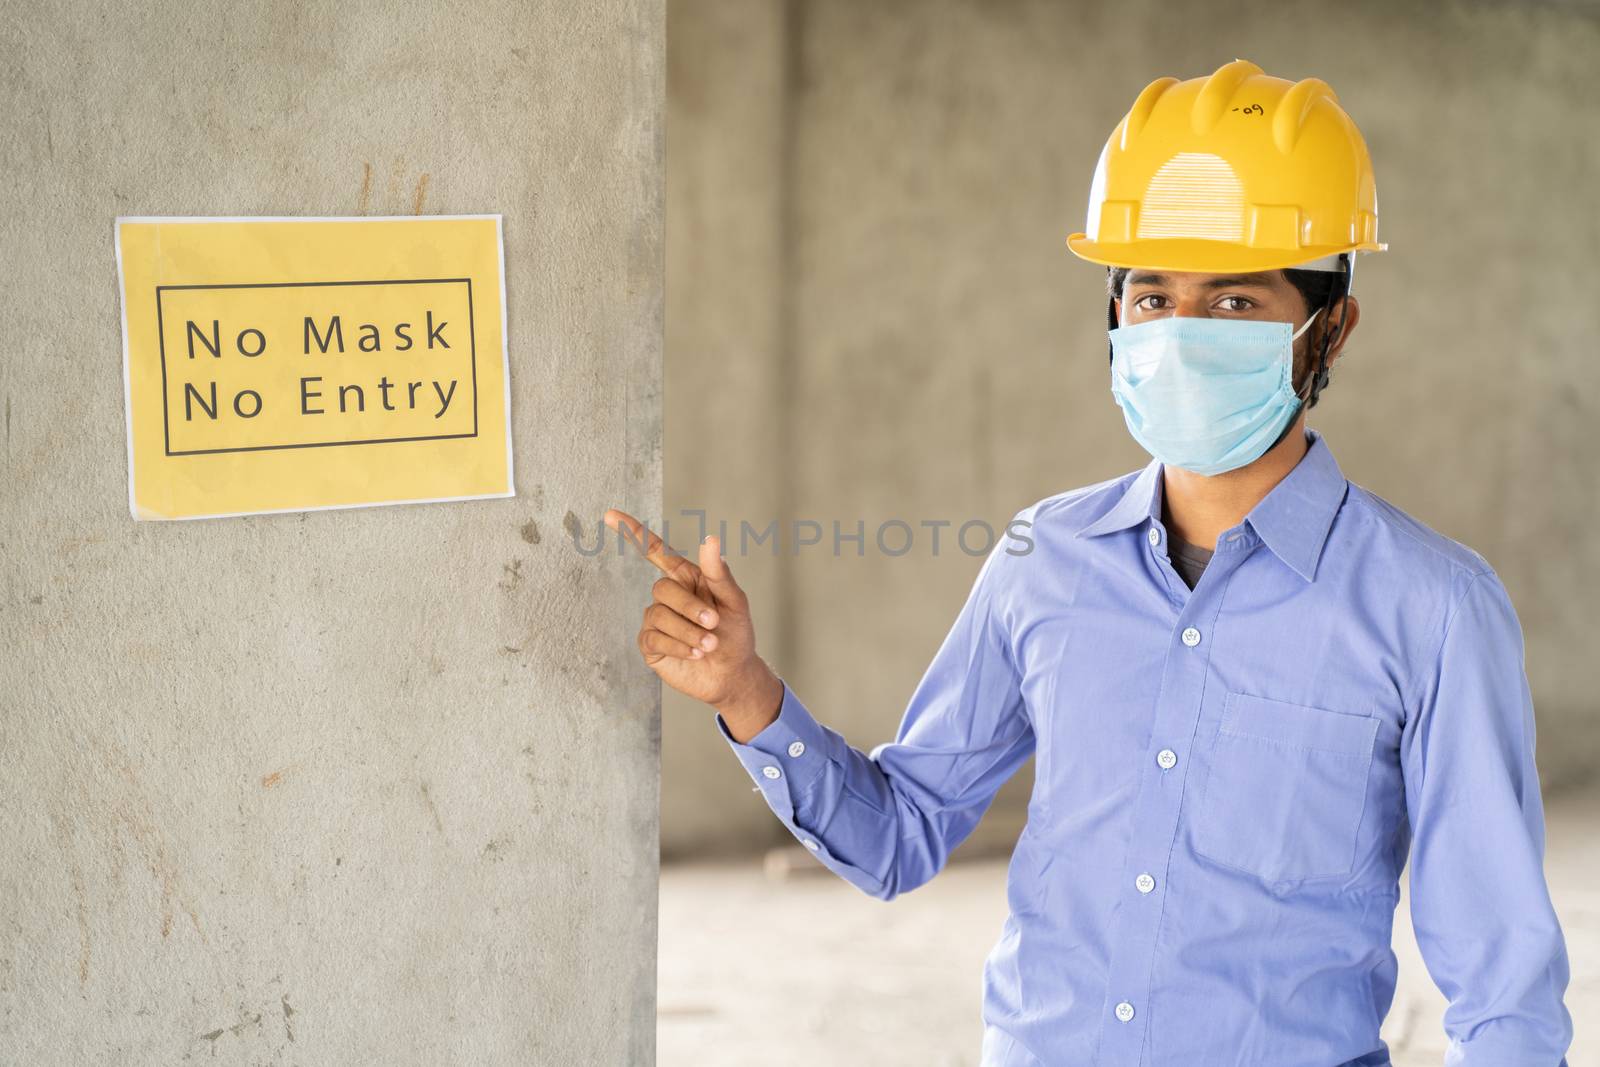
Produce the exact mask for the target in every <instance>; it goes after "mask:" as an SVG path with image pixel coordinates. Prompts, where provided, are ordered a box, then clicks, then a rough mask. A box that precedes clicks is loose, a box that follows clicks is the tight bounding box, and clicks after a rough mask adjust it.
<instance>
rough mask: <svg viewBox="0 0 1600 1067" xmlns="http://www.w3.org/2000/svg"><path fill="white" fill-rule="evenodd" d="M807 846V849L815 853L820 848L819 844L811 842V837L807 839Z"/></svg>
mask: <svg viewBox="0 0 1600 1067" xmlns="http://www.w3.org/2000/svg"><path fill="white" fill-rule="evenodd" d="M805 846H806V848H809V849H810V850H811V851H812V852H815V851H816V850H817V848H818V846H817V843H816V842H815V841H813V840H811V838H809V837H808V838H806V839H805Z"/></svg>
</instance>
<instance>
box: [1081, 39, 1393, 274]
mask: <svg viewBox="0 0 1600 1067" xmlns="http://www.w3.org/2000/svg"><path fill="white" fill-rule="evenodd" d="M1086 226H1087V229H1088V232H1087V233H1075V234H1073V235H1072V236H1070V237H1068V238H1067V245H1068V247H1070V248H1071V249H1072V251H1073V252H1074V253H1076V254H1077V255H1078V256H1080V257H1082V258H1083V259H1086V260H1088V261H1090V262H1091V263H1102V264H1105V265H1107V266H1112V267H1142V268H1145V269H1166V270H1183V271H1203V272H1206V273H1209V274H1218V273H1225V272H1235V271H1239V272H1246V271H1261V270H1275V269H1277V268H1279V267H1293V266H1299V265H1311V264H1312V263H1313V261H1317V260H1322V261H1329V260H1332V261H1337V260H1338V258H1339V254H1340V253H1355V252H1381V251H1383V250H1384V249H1385V248H1386V247H1388V246H1387V245H1382V244H1379V243H1378V241H1377V236H1378V195H1377V189H1376V186H1375V185H1374V182H1373V177H1372V160H1371V159H1370V158H1369V157H1368V155H1367V145H1366V142H1365V141H1364V140H1362V138H1361V131H1360V130H1358V129H1356V124H1355V123H1354V122H1353V121H1351V119H1350V116H1349V115H1347V114H1345V111H1344V109H1343V108H1342V107H1340V106H1339V101H1338V98H1337V97H1335V96H1334V94H1333V90H1332V89H1330V88H1329V87H1328V85H1327V83H1325V82H1323V81H1321V80H1320V79H1317V78H1307V79H1305V80H1304V81H1299V82H1290V81H1287V80H1285V79H1283V78H1274V77H1272V76H1271V75H1268V74H1263V73H1262V71H1261V68H1260V67H1258V66H1256V65H1255V64H1254V63H1251V62H1250V61H1248V60H1244V59H1236V60H1234V61H1233V62H1232V63H1228V64H1227V65H1225V66H1223V67H1221V68H1220V69H1218V70H1217V72H1216V73H1215V74H1213V75H1211V76H1210V77H1209V78H1191V79H1189V80H1188V81H1179V80H1178V79H1177V78H1158V79H1157V80H1155V81H1153V82H1151V83H1150V84H1149V85H1147V86H1146V87H1145V89H1144V91H1143V92H1142V93H1140V94H1139V98H1138V99H1137V100H1135V101H1134V102H1133V107H1132V109H1131V110H1129V112H1128V114H1127V115H1126V116H1125V117H1124V118H1123V120H1122V122H1121V123H1119V124H1118V125H1117V128H1116V129H1115V130H1113V131H1112V132H1111V139H1110V140H1109V141H1107V142H1106V146H1105V149H1104V150H1103V151H1102V152H1101V153H1100V162H1099V164H1098V165H1097V166H1096V167H1095V172H1094V184H1093V185H1092V186H1091V187H1090V190H1089V217H1088V221H1087V224H1086ZM1316 265H1317V266H1322V264H1321V263H1318V264H1316ZM1352 265H1353V264H1352ZM1336 269H1337V268H1336Z"/></svg>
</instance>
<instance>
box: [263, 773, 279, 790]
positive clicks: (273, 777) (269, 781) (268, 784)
mask: <svg viewBox="0 0 1600 1067" xmlns="http://www.w3.org/2000/svg"><path fill="white" fill-rule="evenodd" d="M281 781H283V771H273V772H272V773H271V774H263V775H262V776H261V788H263V789H271V788H272V787H273V786H275V785H277V784H278V783H279V782H281Z"/></svg>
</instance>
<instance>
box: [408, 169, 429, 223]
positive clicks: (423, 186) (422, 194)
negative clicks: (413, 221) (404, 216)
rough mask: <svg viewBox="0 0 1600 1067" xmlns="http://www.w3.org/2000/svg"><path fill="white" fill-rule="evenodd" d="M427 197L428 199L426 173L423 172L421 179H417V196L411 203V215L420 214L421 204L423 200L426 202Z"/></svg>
mask: <svg viewBox="0 0 1600 1067" xmlns="http://www.w3.org/2000/svg"><path fill="white" fill-rule="evenodd" d="M427 197H428V175H427V173H426V172H424V173H423V175H422V177H420V178H418V179H417V195H416V196H415V197H414V198H413V200H412V203H411V213H412V214H413V215H420V214H422V202H423V201H424V200H426V199H427Z"/></svg>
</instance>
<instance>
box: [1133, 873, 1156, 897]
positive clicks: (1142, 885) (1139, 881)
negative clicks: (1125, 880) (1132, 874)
mask: <svg viewBox="0 0 1600 1067" xmlns="http://www.w3.org/2000/svg"><path fill="white" fill-rule="evenodd" d="M1133 884H1134V885H1135V886H1136V887H1138V890H1139V892H1141V893H1148V892H1150V890H1152V889H1154V888H1155V887H1156V880H1155V879H1154V878H1152V877H1150V876H1149V875H1148V874H1141V875H1140V876H1139V877H1137V878H1135V879H1134V880H1133Z"/></svg>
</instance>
